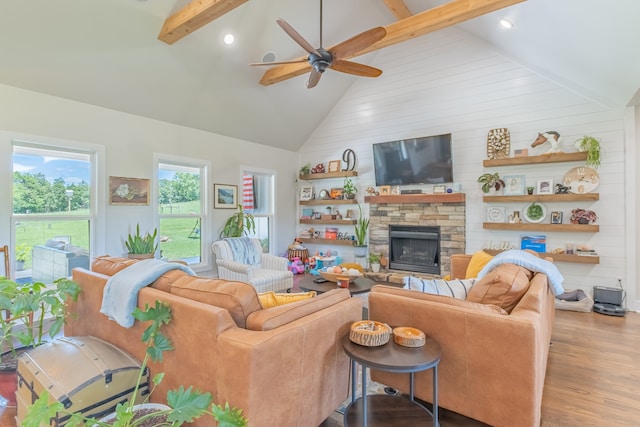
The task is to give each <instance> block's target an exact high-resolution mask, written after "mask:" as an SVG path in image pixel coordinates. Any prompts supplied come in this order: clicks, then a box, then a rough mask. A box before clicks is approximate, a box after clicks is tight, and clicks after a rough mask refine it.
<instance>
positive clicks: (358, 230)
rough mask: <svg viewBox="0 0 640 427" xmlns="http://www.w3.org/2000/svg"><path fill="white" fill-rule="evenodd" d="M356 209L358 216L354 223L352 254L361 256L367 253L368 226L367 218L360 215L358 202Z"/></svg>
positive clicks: (360, 209)
mask: <svg viewBox="0 0 640 427" xmlns="http://www.w3.org/2000/svg"><path fill="white" fill-rule="evenodd" d="M358 210H359V211H360V217H359V218H358V219H357V221H356V225H355V227H354V228H355V237H356V240H355V250H354V254H355V256H357V257H363V256H366V255H367V229H368V228H369V218H365V217H364V216H363V215H362V206H360V204H359V203H358Z"/></svg>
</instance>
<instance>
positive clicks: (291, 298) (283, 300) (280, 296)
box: [258, 291, 316, 308]
mask: <svg viewBox="0 0 640 427" xmlns="http://www.w3.org/2000/svg"><path fill="white" fill-rule="evenodd" d="M315 296H316V291H310V292H297V293H281V292H273V291H269V292H263V293H261V294H259V295H258V298H259V299H260V305H261V306H262V308H271V307H277V306H279V305H284V304H289V303H291V302H296V301H302V300H305V299H308V298H313V297H315Z"/></svg>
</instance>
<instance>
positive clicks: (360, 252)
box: [353, 245, 367, 258]
mask: <svg viewBox="0 0 640 427" xmlns="http://www.w3.org/2000/svg"><path fill="white" fill-rule="evenodd" d="M353 255H354V256H355V257H357V258H361V257H365V256H367V245H364V246H354V247H353Z"/></svg>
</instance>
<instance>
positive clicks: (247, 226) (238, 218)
mask: <svg viewBox="0 0 640 427" xmlns="http://www.w3.org/2000/svg"><path fill="white" fill-rule="evenodd" d="M255 230H256V222H255V219H254V217H253V215H251V214H250V213H248V212H245V211H244V210H243V209H242V205H238V212H236V213H234V214H233V215H231V216H230V217H229V219H227V222H226V223H225V224H224V227H222V231H221V232H220V237H221V238H223V237H242V236H243V235H248V234H250V233H254V232H255Z"/></svg>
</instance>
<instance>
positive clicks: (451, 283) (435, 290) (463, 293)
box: [402, 276, 476, 299]
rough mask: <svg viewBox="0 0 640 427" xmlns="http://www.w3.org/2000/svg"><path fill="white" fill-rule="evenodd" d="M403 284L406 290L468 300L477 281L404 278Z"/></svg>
mask: <svg viewBox="0 0 640 427" xmlns="http://www.w3.org/2000/svg"><path fill="white" fill-rule="evenodd" d="M402 282H403V283H404V288H405V289H412V290H414V291H420V292H425V293H428V294H434V295H444V296H448V297H453V298H458V299H467V295H468V294H469V291H470V290H471V288H472V287H473V285H474V284H475V282H476V279H457V280H444V279H421V278H419V277H413V276H405V277H403V278H402Z"/></svg>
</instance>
